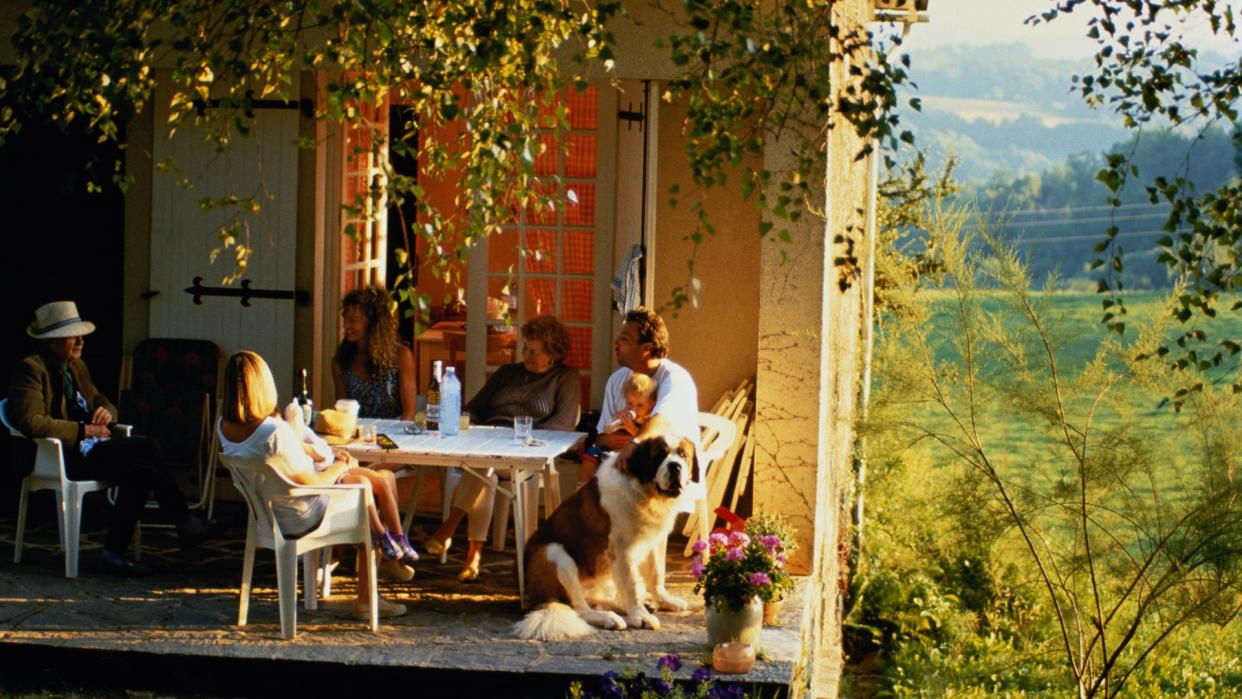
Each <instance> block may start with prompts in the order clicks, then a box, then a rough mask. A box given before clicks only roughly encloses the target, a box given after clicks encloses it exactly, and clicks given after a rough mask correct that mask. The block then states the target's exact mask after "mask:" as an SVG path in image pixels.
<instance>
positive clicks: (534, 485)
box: [492, 466, 561, 551]
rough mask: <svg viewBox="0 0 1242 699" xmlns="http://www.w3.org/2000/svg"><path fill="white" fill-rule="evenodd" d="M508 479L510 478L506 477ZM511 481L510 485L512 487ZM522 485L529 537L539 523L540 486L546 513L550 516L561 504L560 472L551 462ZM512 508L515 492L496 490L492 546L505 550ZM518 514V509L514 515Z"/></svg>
mask: <svg viewBox="0 0 1242 699" xmlns="http://www.w3.org/2000/svg"><path fill="white" fill-rule="evenodd" d="M506 482H508V481H507V479H506ZM512 485H513V484H512V483H511V482H509V483H508V486H507V487H512ZM522 487H524V488H526V492H525V493H523V496H524V497H525V503H526V537H527V538H528V539H529V538H530V537H531V536H534V534H535V528H536V527H537V526H538V525H539V490H540V487H542V489H543V513H544V517H551V516H552V511H553V510H555V509H556V508H557V506H559V505H560V504H561V475H560V472H559V471H557V470H556V467H555V466H548V467H545V468H544V469H543V471H542V472H540V473H539V475H537V476H532V477H531V478H529V479H527V481H526V482H525V483H523V484H522ZM512 510H513V496H511V495H509V494H508V493H505V492H502V491H500V490H497V491H496V504H495V506H494V507H493V508H492V550H493V551H504V550H505V538H506V537H507V536H509V513H510V512H511V511H512ZM513 516H514V517H516V516H517V514H516V513H514V515H513Z"/></svg>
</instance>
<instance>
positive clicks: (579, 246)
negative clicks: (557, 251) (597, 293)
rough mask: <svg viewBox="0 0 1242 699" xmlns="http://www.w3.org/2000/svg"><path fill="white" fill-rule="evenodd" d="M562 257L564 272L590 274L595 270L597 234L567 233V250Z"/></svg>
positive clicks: (584, 232)
mask: <svg viewBox="0 0 1242 699" xmlns="http://www.w3.org/2000/svg"><path fill="white" fill-rule="evenodd" d="M561 255H562V258H563V259H562V263H561V271H562V272H564V273H566V274H590V273H591V271H592V270H593V269H594V268H595V232H594V231H565V248H564V250H562V251H561Z"/></svg>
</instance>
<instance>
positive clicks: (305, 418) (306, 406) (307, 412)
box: [298, 367, 315, 426]
mask: <svg viewBox="0 0 1242 699" xmlns="http://www.w3.org/2000/svg"><path fill="white" fill-rule="evenodd" d="M298 405H299V406H301V407H302V424H303V425H307V426H309V425H311V424H313V423H312V422H311V417H312V416H313V415H314V412H315V408H314V403H312V402H311V397H310V390H309V389H307V387H306V368H305V367H303V369H302V393H301V394H299V395H298Z"/></svg>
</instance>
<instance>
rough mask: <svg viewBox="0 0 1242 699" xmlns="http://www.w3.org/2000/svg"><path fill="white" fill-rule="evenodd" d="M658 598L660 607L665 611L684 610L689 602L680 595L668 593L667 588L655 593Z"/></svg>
mask: <svg viewBox="0 0 1242 699" xmlns="http://www.w3.org/2000/svg"><path fill="white" fill-rule="evenodd" d="M656 596H657V598H659V600H660V609H661V610H662V611H666V612H684V611H686V610H687V609H689V608H690V603H689V602H687V601H685V600H684V599H682V598H680V597H676V596H674V595H671V594H669V591H668V590H660V591H659V593H657V595H656Z"/></svg>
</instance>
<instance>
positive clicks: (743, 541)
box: [729, 532, 750, 548]
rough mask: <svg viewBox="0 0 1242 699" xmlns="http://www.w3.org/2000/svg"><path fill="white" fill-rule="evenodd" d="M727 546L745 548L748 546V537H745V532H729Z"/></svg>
mask: <svg viewBox="0 0 1242 699" xmlns="http://www.w3.org/2000/svg"><path fill="white" fill-rule="evenodd" d="M729 545H730V546H740V547H742V548H746V547H747V546H750V537H749V536H747V535H746V532H730V533H729Z"/></svg>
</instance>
